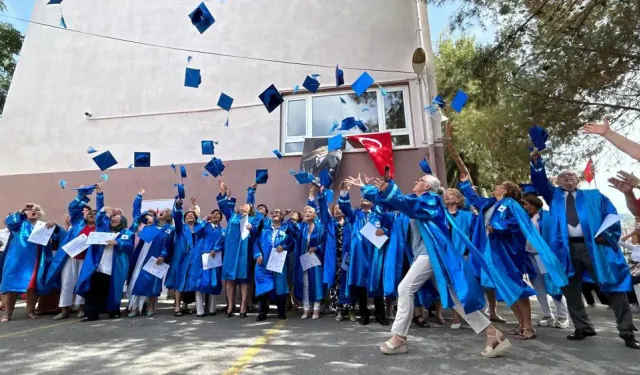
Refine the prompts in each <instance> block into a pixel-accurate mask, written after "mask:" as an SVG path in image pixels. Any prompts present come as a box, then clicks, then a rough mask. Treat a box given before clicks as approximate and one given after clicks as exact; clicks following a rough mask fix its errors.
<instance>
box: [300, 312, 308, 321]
mask: <svg viewBox="0 0 640 375" xmlns="http://www.w3.org/2000/svg"><path fill="white" fill-rule="evenodd" d="M307 318H309V311H304V312H303V313H302V316H301V317H300V319H307Z"/></svg>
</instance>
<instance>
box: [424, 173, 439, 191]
mask: <svg viewBox="0 0 640 375" xmlns="http://www.w3.org/2000/svg"><path fill="white" fill-rule="evenodd" d="M422 178H423V179H424V181H425V182H428V183H429V185H431V187H430V188H429V191H432V192H434V193H438V194H444V189H443V188H442V184H441V183H440V180H439V179H438V177H436V176H434V175H430V174H427V175H424V176H423V177H422Z"/></svg>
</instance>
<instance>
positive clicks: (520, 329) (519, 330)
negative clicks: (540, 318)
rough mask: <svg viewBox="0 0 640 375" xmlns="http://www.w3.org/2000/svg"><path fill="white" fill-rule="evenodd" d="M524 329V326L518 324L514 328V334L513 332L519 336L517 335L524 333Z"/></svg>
mask: <svg viewBox="0 0 640 375" xmlns="http://www.w3.org/2000/svg"><path fill="white" fill-rule="evenodd" d="M522 331H524V328H523V327H522V326H521V325H520V324H518V325H517V326H516V328H514V329H513V333H512V334H513V335H516V336H517V335H521V334H522Z"/></svg>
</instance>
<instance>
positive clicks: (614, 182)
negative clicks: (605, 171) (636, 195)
mask: <svg viewBox="0 0 640 375" xmlns="http://www.w3.org/2000/svg"><path fill="white" fill-rule="evenodd" d="M607 181H608V182H609V184H610V185H609V186H611V187H612V188H614V189H617V190H619V191H620V192H622V193H624V194H628V193H631V192H632V191H633V186H631V185H627V184H626V183H625V182H624V181H623V180H619V179H617V178H615V177H611V178H610V179H608V180H607Z"/></svg>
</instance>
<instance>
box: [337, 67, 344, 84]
mask: <svg viewBox="0 0 640 375" xmlns="http://www.w3.org/2000/svg"><path fill="white" fill-rule="evenodd" d="M342 85H344V72H343V71H342V69H340V67H339V66H338V65H336V87H340V86H342Z"/></svg>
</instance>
